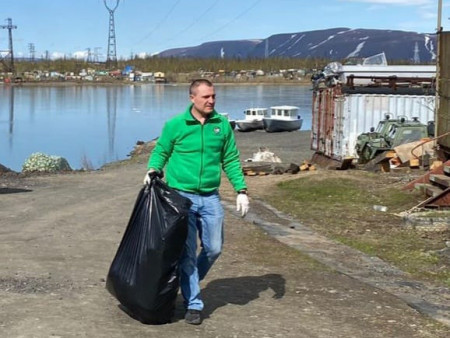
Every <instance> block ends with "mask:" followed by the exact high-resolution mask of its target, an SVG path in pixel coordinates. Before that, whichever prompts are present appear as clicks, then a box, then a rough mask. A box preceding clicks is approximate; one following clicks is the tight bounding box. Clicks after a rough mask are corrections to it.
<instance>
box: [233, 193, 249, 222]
mask: <svg viewBox="0 0 450 338" xmlns="http://www.w3.org/2000/svg"><path fill="white" fill-rule="evenodd" d="M248 207H249V202H248V196H247V194H243V193H240V194H238V195H237V197H236V211H240V212H241V216H242V217H244V216H245V215H247V212H248Z"/></svg>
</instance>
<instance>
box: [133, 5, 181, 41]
mask: <svg viewBox="0 0 450 338" xmlns="http://www.w3.org/2000/svg"><path fill="white" fill-rule="evenodd" d="M179 3H180V0H177V1H176V2H175V4H174V5H173V6H172V7H171V8H170V9H169V11H168V12H167V14H166V15H165V16H164V18H163V19H162V20H161V21H160V22H158V23H157V24H156V26H155V28H153V30H152V31H150V33H148V34H147V35H146V36H144V37H143V38H142V39H141V40H139V41H138V42H137V43H136V44H138V45H139V44H141V43H142V41H144V40H147V39H148V38H149V37H150V36H151V35H152V34H153V33H154V32H155V31H156V30H157V29H158V28H161V26H162V24H163V23H164V22H165V21H166V20H167V18H168V17H169V16H170V14H172V12H173V11H174V10H175V8H176V7H177V5H178V4H179Z"/></svg>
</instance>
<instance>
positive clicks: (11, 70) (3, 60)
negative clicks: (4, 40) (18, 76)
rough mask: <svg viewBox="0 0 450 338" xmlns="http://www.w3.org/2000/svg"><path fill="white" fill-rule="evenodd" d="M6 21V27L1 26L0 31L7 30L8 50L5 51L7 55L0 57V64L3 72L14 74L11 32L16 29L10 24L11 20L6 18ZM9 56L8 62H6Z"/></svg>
mask: <svg viewBox="0 0 450 338" xmlns="http://www.w3.org/2000/svg"><path fill="white" fill-rule="evenodd" d="M6 21H7V22H8V24H7V25H1V26H0V28H2V29H7V30H8V36H9V46H8V47H9V48H8V50H7V51H6V52H7V54H6V55H5V56H4V57H2V56H0V62H1V63H2V64H3V68H4V70H5V72H8V73H13V74H15V73H16V69H15V67H14V51H13V40H12V30H13V29H16V28H17V26H16V25H13V24H12V19H11V18H8V19H6ZM8 56H9V62H8V61H7V60H6V59H7V58H8Z"/></svg>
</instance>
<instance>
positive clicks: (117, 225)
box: [0, 134, 449, 337]
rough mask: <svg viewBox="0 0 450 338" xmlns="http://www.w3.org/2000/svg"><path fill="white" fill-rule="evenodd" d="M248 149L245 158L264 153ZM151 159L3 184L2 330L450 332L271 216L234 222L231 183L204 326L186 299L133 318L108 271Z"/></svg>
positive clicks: (87, 333)
mask: <svg viewBox="0 0 450 338" xmlns="http://www.w3.org/2000/svg"><path fill="white" fill-rule="evenodd" d="M241 137H242V135H241V136H238V141H239V140H240V138H241ZM245 137H247V136H245ZM283 137H285V136H284V135H283V136H281V135H278V136H276V135H275V134H273V135H264V134H263V135H260V134H255V135H254V137H253V141H254V142H255V145H256V144H257V145H261V146H262V145H265V146H269V148H271V150H272V151H274V152H275V153H277V149H278V147H280V148H279V149H280V151H281V149H282V148H283V145H281V146H277V145H276V144H279V142H281V143H283V142H284V141H285V140H283V139H282V138H283ZM286 137H289V138H290V139H291V140H292V137H294V138H295V137H297V135H295V134H293V135H287V136H286ZM306 139H307V138H306ZM275 140H278V141H279V142H278V143H276V142H275ZM239 142H240V141H239ZM263 143H267V144H263ZM242 144H244V143H242ZM245 144H246V146H245V147H244V145H243V146H242V147H243V148H245V149H242V158H247V157H250V156H251V154H252V152H255V151H256V150H257V149H253V144H248V142H247V143H245ZM268 144H273V146H272V147H271V146H270V145H268ZM285 144H289V145H286V146H284V149H285V153H286V154H287V155H286V156H291V158H296V157H297V154H298V152H296V150H295V149H296V147H297V150H298V147H300V146H299V145H295V142H292V141H291V142H290V143H285ZM301 147H303V144H302V145H301ZM305 147H306V148H309V145H307V146H305ZM255 148H256V147H255ZM306 148H305V149H306ZM291 149H292V150H291ZM277 154H278V153H277ZM289 154H290V155H289ZM301 154H303V155H305V156H304V157H305V158H308V156H306V155H307V153H306V152H303V153H301ZM286 158H287V157H286ZM301 159H303V157H302V158H301ZM286 161H292V160H291V159H288V160H286ZM297 162H298V161H297ZM145 166H146V157H142V158H141V159H140V161H136V162H130V163H127V164H126V165H114V166H111V167H108V168H106V169H105V170H101V171H96V172H91V173H78V174H67V175H55V176H42V177H37V178H28V179H24V180H23V181H21V182H16V185H15V186H9V190H3V192H9V193H2V194H0V223H1V226H0V241H1V243H2V245H1V246H0V257H2V260H1V261H0V336H1V337H143V336H146V337H150V336H154V337H159V336H164V337H446V336H448V334H449V331H448V327H445V326H442V325H440V324H438V323H436V322H433V321H432V320H430V319H429V318H428V317H426V316H424V315H422V314H420V313H419V312H418V311H416V310H415V309H413V308H411V307H410V306H408V305H407V304H406V303H405V302H404V301H403V300H401V299H399V298H398V297H396V296H394V295H391V294H390V293H387V292H384V291H383V290H380V289H379V288H376V287H373V286H370V285H368V284H366V283H362V282H360V281H358V280H357V279H355V278H351V277H350V276H347V275H345V274H342V273H339V272H337V271H336V270H334V269H332V268H330V267H328V266H326V265H322V264H321V263H318V262H316V261H314V260H312V259H311V258H309V256H307V255H305V254H303V253H301V252H300V251H299V250H296V249H292V248H290V247H289V246H287V245H285V244H283V243H282V242H280V241H278V240H276V239H274V238H273V237H272V236H270V235H269V234H268V233H267V229H261V227H260V226H259V225H258V224H255V223H258V222H255V218H254V217H255V216H259V217H260V219H263V221H265V222H268V223H271V220H270V218H268V217H263V216H264V215H263V214H262V212H257V210H258V208H256V207H255V208H254V210H253V218H252V217H249V218H248V219H241V218H239V217H236V216H235V215H234V213H233V212H232V208H231V207H229V206H231V205H232V204H233V198H234V195H233V193H232V192H231V191H230V188H229V186H228V185H227V184H225V185H224V187H223V189H221V191H222V195H223V198H224V203H225V205H226V206H227V208H226V209H227V214H226V241H225V248H224V254H223V255H222V257H221V258H220V259H219V261H218V262H217V264H216V265H215V266H214V268H213V270H212V271H211V273H210V274H209V275H208V278H207V279H206V280H205V281H204V283H203V284H202V287H203V295H204V299H205V303H206V308H205V315H206V319H205V321H204V323H203V325H201V326H200V327H195V326H189V325H186V324H185V323H184V321H183V320H182V317H183V309H182V306H181V302H179V303H178V306H177V312H176V316H175V318H174V322H173V323H171V324H167V325H163V326H149V325H143V324H140V323H139V322H136V321H135V320H133V319H131V318H130V317H128V316H127V315H125V314H124V313H123V312H122V311H121V310H120V309H119V308H118V306H117V305H118V304H117V301H116V300H115V299H114V298H113V297H112V296H110V295H109V294H108V293H107V291H106V290H105V277H106V273H107V271H108V268H109V264H110V263H111V260H112V258H113V256H114V254H115V251H116V249H117V246H118V243H119V241H120V239H121V237H122V235H123V231H124V228H125V225H126V224H127V221H128V217H129V215H130V213H131V209H132V207H133V205H134V201H135V198H136V196H137V192H138V190H139V189H140V187H141V182H142V176H143V173H145ZM281 179H285V178H284V177H283V176H277V177H276V178H275V176H274V177H272V179H271V182H273V181H276V180H281ZM267 182H269V181H267ZM267 182H266V183H267ZM249 184H252V185H253V190H252V186H251V188H250V189H251V191H253V192H254V193H255V194H256V191H257V190H258V189H257V186H259V189H268V188H269V187H266V186H265V187H261V181H256V180H252V182H250V183H249ZM14 192H17V193H14ZM254 197H255V198H256V197H257V195H254ZM255 206H256V205H255ZM261 217H262V218H261ZM260 223H261V221H260ZM272 223H273V222H272Z"/></svg>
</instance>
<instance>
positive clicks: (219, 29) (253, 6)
mask: <svg viewBox="0 0 450 338" xmlns="http://www.w3.org/2000/svg"><path fill="white" fill-rule="evenodd" d="M260 2H261V0H256V1H255V2H254V3H253V4H252V5H251V6H250V7H248V8H247V9H245V10H244V11H242V12H241V13H240V14H238V15H237V16H235V17H234V18H233V19H231V20H230V21H228V22H227V23H226V24H224V25H222V26H221V27H219V28H218V29H216V30H215V31H214V32H212V33H209V34H207V35H205V36H203V37H202V38H200V39H199V40H201V41H205V40H206V39H208V38H209V37H210V36H213V35H215V34H217V33H219V32H220V31H222V30H223V29H225V28H227V27H228V26H229V25H230V24H232V23H233V22H234V21H236V20H237V19H239V18H241V17H242V16H244V15H245V14H247V13H248V12H249V11H250V10H252V9H253V8H255V7H256V5H258V3H260Z"/></svg>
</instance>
